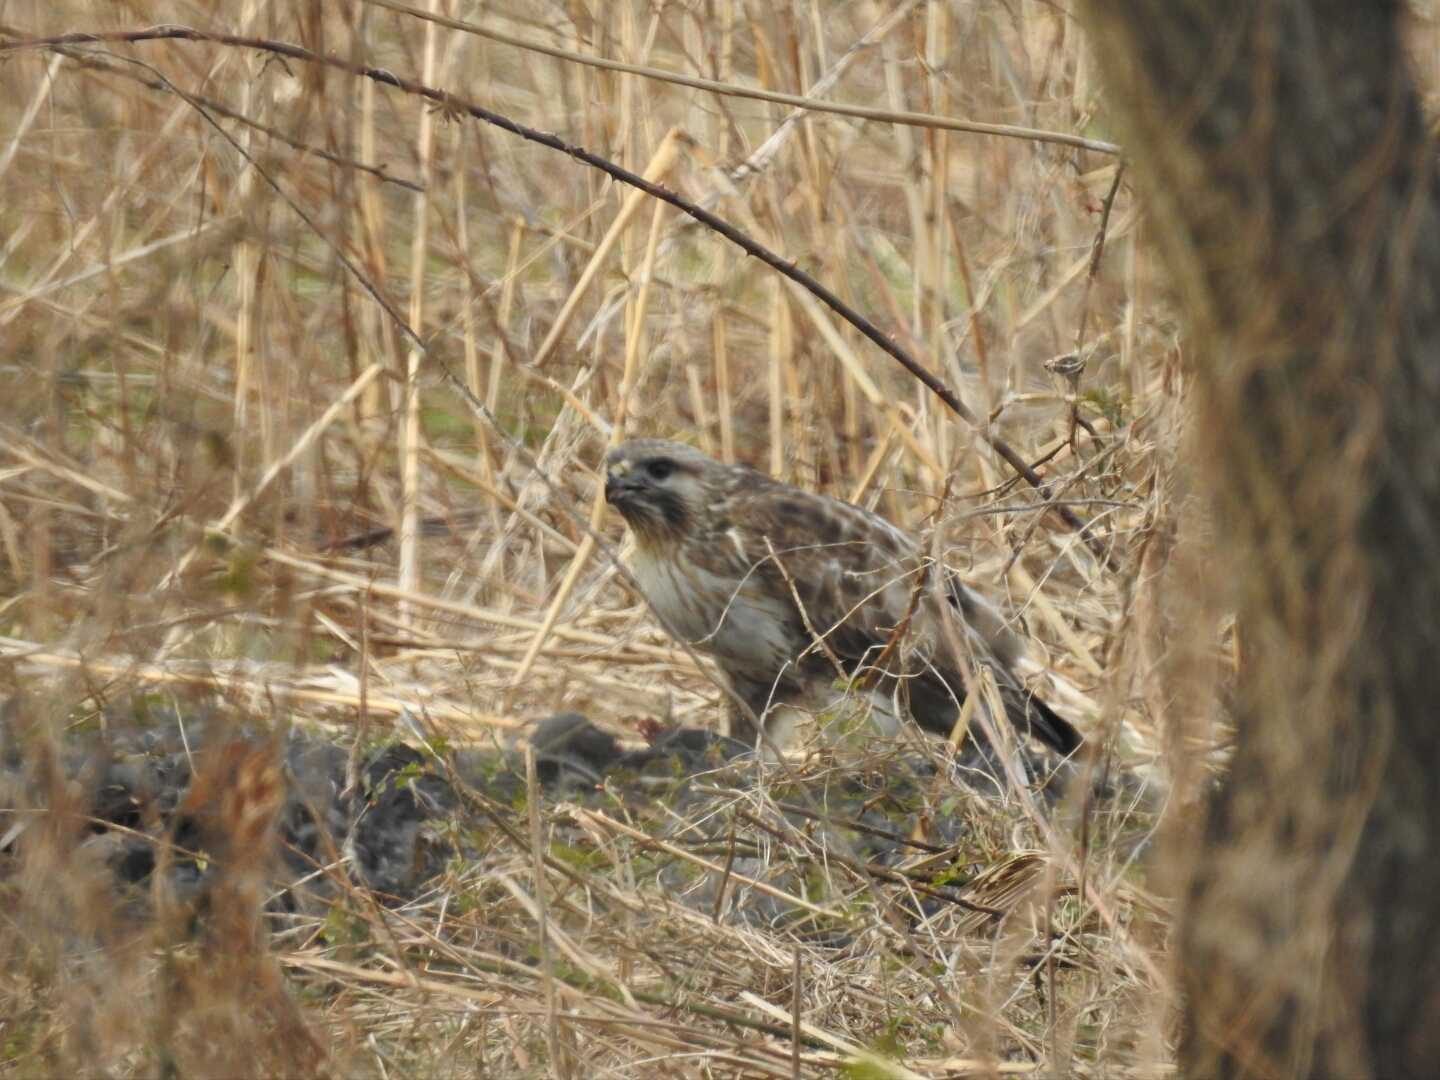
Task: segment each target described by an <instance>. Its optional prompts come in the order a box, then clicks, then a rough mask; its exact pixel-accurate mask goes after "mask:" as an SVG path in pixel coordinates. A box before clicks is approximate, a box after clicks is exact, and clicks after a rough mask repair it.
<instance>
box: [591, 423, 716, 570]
mask: <svg viewBox="0 0 1440 1080" xmlns="http://www.w3.org/2000/svg"><path fill="white" fill-rule="evenodd" d="M723 468H724V466H723V465H721V464H720V463H719V462H717V461H714V460H712V459H710V458H708V457H706V456H705V455H704V454H702V453H701V452H700V451H699V450H696V449H695V448H694V447H692V446H685V445H684V444H683V443H675V442H668V441H666V440H664V439H632V440H630V441H629V442H625V443H621V444H620V445H619V446H617V447H616V448H615V449H614V450H611V451H610V453H608V454H606V455H605V501H606V502H608V503H609V504H610V505H611V506H613V507H614V508H615V509H616V510H618V511H619V512H620V516H621V517H623V518H624V519H625V523H626V524H627V525H629V526H630V528H631V530H632V531H633V532H634V533H635V539H636V540H637V541H639V542H640V543H642V544H649V545H654V544H660V543H665V542H668V541H674V540H678V539H679V538H680V537H682V536H683V535H684V534H685V532H686V530H687V529H689V528H690V526H691V524H692V523H693V522H694V521H695V519H696V517H697V516H699V515H700V514H701V513H702V512H703V510H704V508H705V506H706V505H707V497H706V492H707V489H708V487H709V485H710V482H711V480H712V478H713V476H714V473H715V472H716V471H718V470H721V469H723Z"/></svg>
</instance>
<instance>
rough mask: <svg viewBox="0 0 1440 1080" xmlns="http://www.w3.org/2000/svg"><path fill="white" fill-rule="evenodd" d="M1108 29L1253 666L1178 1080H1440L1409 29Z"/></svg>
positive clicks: (1119, 22)
mask: <svg viewBox="0 0 1440 1080" xmlns="http://www.w3.org/2000/svg"><path fill="white" fill-rule="evenodd" d="M1084 14H1085V16H1086V20H1087V23H1088V26H1089V29H1090V30H1091V32H1092V37H1093V44H1094V48H1095V51H1096V54H1097V56H1098V59H1099V62H1100V69H1101V70H1102V71H1103V72H1104V74H1105V76H1106V79H1107V92H1108V105H1109V109H1110V112H1111V115H1112V116H1113V117H1114V118H1115V120H1116V122H1117V124H1118V126H1119V129H1120V131H1119V133H1120V134H1121V135H1122V136H1123V137H1124V141H1125V145H1126V147H1127V151H1128V152H1129V153H1130V154H1131V155H1133V157H1134V159H1135V163H1136V165H1137V167H1138V170H1139V175H1140V177H1141V185H1142V191H1143V196H1144V198H1145V199H1146V201H1147V204H1148V207H1149V221H1150V225H1151V227H1152V228H1153V229H1154V230H1155V232H1156V233H1157V235H1158V236H1159V238H1160V243H1161V247H1162V249H1163V251H1164V255H1165V259H1166V262H1167V265H1168V267H1169V269H1170V271H1171V273H1172V275H1173V277H1174V279H1175V282H1176V284H1177V286H1178V288H1179V290H1180V295H1181V299H1182V302H1183V303H1184V305H1185V308H1186V310H1187V314H1188V316H1189V319H1190V322H1191V327H1192V330H1193V332H1194V335H1195V336H1194V341H1195V344H1196V346H1197V350H1196V355H1197V356H1198V360H1197V361H1196V362H1195V365H1194V376H1195V388H1196V401H1195V406H1196V408H1195V413H1194V420H1193V423H1194V425H1195V428H1196V431H1195V434H1194V437H1193V438H1192V440H1191V447H1190V448H1191V450H1192V452H1193V460H1194V462H1195V465H1196V471H1197V475H1198V476H1199V478H1200V479H1201V480H1202V481H1203V482H1204V483H1205V485H1206V487H1207V488H1208V490H1209V492H1210V493H1211V494H1212V495H1213V497H1214V499H1215V506H1216V513H1217V515H1218V518H1219V528H1218V530H1217V532H1218V534H1219V535H1220V536H1222V537H1224V538H1225V539H1224V543H1225V544H1226V545H1227V550H1225V551H1222V552H1220V553H1219V555H1220V561H1219V563H1217V566H1219V567H1221V568H1223V575H1224V576H1223V578H1222V577H1221V576H1219V575H1220V573H1221V572H1222V571H1218V570H1217V578H1216V581H1215V582H1214V583H1213V584H1215V585H1217V586H1219V585H1224V586H1228V587H1233V589H1234V596H1233V601H1234V603H1235V605H1236V608H1237V610H1238V613H1239V626H1240V627H1241V640H1242V643H1243V645H1244V650H1243V661H1242V664H1241V671H1240V686H1239V688H1238V693H1237V706H1236V721H1237V725H1238V732H1237V741H1236V747H1235V759H1234V764H1233V767H1232V769H1231V773H1230V776H1229V778H1228V781H1227V783H1226V785H1225V786H1224V788H1223V790H1222V791H1221V792H1220V793H1219V794H1218V795H1216V797H1215V798H1214V799H1213V800H1212V802H1211V805H1210V809H1209V815H1208V819H1207V821H1206V824H1205V827H1204V829H1203V842H1202V843H1201V844H1200V845H1199V849H1198V853H1197V854H1196V855H1194V856H1193V858H1192V860H1191V861H1192V867H1191V874H1190V877H1189V881H1188V888H1187V890H1186V894H1185V904H1184V910H1183V911H1182V914H1181V925H1180V927H1179V932H1178V938H1177V943H1178V964H1179V972H1180V984H1181V989H1182V991H1183V993H1184V996H1185V1020H1186V1030H1185V1034H1184V1037H1183V1040H1182V1048H1181V1058H1182V1062H1181V1064H1182V1072H1183V1075H1186V1076H1191V1077H1197V1078H1200V1077H1204V1078H1209V1077H1217V1076H1297V1075H1308V1076H1316V1077H1319V1076H1337V1077H1362V1076H1371V1077H1374V1078H1376V1080H1394V1078H1398V1077H1405V1076H1417V1077H1418V1076H1425V1077H1431V1076H1440V777H1437V770H1440V716H1437V710H1440V535H1437V534H1440V190H1437V184H1436V180H1435V175H1434V158H1435V152H1436V150H1435V146H1434V145H1433V142H1432V140H1431V139H1430V138H1429V137H1428V136H1427V133H1426V129H1425V125H1424V122H1423V118H1422V116H1421V111H1420V107H1419V100H1418V95H1417V92H1416V88H1415V85H1414V81H1413V79H1412V77H1411V74H1410V69H1409V65H1408V63H1407V56H1406V55H1405V50H1404V48H1403V45H1402V30H1403V25H1402V14H1403V11H1402V7H1401V5H1399V4H1397V3H1387V2H1383V0H1377V2H1364V3H1362V2H1356V0H1312V2H1309V3H1305V2H1300V0H1272V2H1263V0H1262V2H1260V3H1255V2H1253V0H1086V2H1085V4H1084ZM1207 584H1209V583H1207Z"/></svg>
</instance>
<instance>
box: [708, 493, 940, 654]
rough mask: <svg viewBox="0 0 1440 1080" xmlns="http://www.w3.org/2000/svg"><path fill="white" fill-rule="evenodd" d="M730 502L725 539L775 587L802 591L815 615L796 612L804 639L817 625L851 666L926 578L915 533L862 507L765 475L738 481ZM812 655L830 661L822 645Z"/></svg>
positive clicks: (771, 590)
mask: <svg viewBox="0 0 1440 1080" xmlns="http://www.w3.org/2000/svg"><path fill="white" fill-rule="evenodd" d="M717 509H720V508H717ZM723 510H724V513H723V514H722V515H719V517H720V518H721V519H722V520H723V522H724V523H725V525H726V528H725V529H724V532H723V535H720V536H717V537H716V538H715V543H716V546H717V548H719V549H720V550H722V551H725V553H726V555H727V556H728V555H730V554H731V553H733V554H734V555H735V556H736V560H737V564H740V565H743V566H744V567H745V568H746V569H747V570H749V572H750V574H751V576H752V581H754V582H755V583H756V585H757V587H759V588H763V589H764V590H765V591H766V592H767V593H768V594H769V595H771V596H774V597H776V598H780V599H790V606H791V607H793V598H792V597H793V596H798V597H799V600H800V603H801V605H802V606H803V608H804V611H805V617H806V619H808V621H809V624H810V625H809V629H807V628H806V626H805V620H804V619H802V618H801V617H800V613H799V612H798V611H795V612H794V618H795V625H794V626H793V628H792V630H793V633H794V635H795V638H796V640H797V641H798V642H800V643H801V648H804V647H805V646H806V645H809V644H810V643H811V641H812V636H811V630H813V631H814V633H815V634H818V635H820V636H822V637H823V638H824V639H825V644H826V646H827V647H828V648H829V649H830V651H831V652H833V653H834V654H835V656H836V657H838V658H839V659H841V660H842V661H844V662H845V664H846V666H847V668H850V667H852V666H853V665H854V664H856V663H858V662H860V661H862V660H865V659H869V660H874V659H875V656H876V654H877V653H878V651H879V650H881V649H883V648H884V647H885V645H886V643H887V642H888V641H889V640H890V637H891V635H892V633H893V631H894V629H895V627H897V626H898V625H899V624H900V623H901V621H902V620H903V619H904V618H905V613H906V611H907V610H909V607H910V604H911V594H912V591H913V590H914V589H915V588H916V587H917V585H920V584H921V580H920V572H921V568H922V565H923V563H922V560H921V559H920V553H919V551H918V549H917V548H916V546H915V543H914V542H913V541H912V540H911V539H910V538H909V537H908V536H906V535H905V534H904V533H902V532H900V531H899V530H898V529H896V528H894V527H893V526H892V525H890V523H889V522H887V521H885V520H883V519H882V518H879V517H877V516H876V515H874V514H871V513H869V512H868V511H865V510H862V509H860V508H859V507H856V506H851V505H849V504H848V503H842V502H840V501H838V500H836V499H830V498H827V497H825V496H823V495H815V494H812V493H810V492H807V491H802V490H800V489H799V488H793V487H790V486H788V485H785V484H780V483H776V482H774V481H770V480H768V479H767V478H760V477H755V478H753V479H752V481H751V482H750V483H746V484H743V485H740V486H738V487H737V489H736V490H735V491H734V492H733V493H732V495H731V497H730V499H729V500H728V502H727V505H726V506H724V507H723ZM767 541H768V543H767ZM742 551H743V553H744V554H743V558H742V557H741V554H740V553H741V552H742ZM772 552H773V554H772ZM792 590H793V593H792ZM920 599H921V601H922V602H923V601H927V598H926V597H924V596H922V597H921V598H920ZM798 651H799V650H798V649H797V652H798ZM812 658H813V659H812V662H811V664H810V665H809V666H811V667H814V666H816V665H817V664H822V663H826V662H827V661H826V658H825V656H824V653H823V652H821V651H820V650H819V649H815V650H814V651H813V653H812Z"/></svg>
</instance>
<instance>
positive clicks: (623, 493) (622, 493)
mask: <svg viewBox="0 0 1440 1080" xmlns="http://www.w3.org/2000/svg"><path fill="white" fill-rule="evenodd" d="M640 486H641V485H640V482H639V480H638V478H636V477H634V476H631V475H629V474H627V473H618V472H611V473H609V474H608V475H607V476H606V477H605V501H606V502H608V503H609V504H610V505H611V506H620V505H622V504H623V503H625V502H628V501H629V499H630V497H631V496H633V495H634V494H635V492H637V491H639V490H640Z"/></svg>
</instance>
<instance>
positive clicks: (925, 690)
mask: <svg viewBox="0 0 1440 1080" xmlns="http://www.w3.org/2000/svg"><path fill="white" fill-rule="evenodd" d="M605 499H606V501H607V502H609V503H610V505H611V506H613V507H614V508H615V509H616V510H617V511H618V512H619V513H620V515H621V516H622V517H623V518H624V519H625V523H626V524H627V525H628V526H629V529H630V532H631V534H632V535H633V537H634V540H635V548H634V554H633V556H632V557H631V562H630V568H631V571H632V573H633V574H634V575H635V579H636V581H637V582H638V583H639V585H640V588H641V590H642V591H643V592H644V594H645V597H646V599H647V600H648V601H649V602H650V605H651V607H652V608H653V609H654V610H655V612H656V614H657V615H659V617H660V620H661V621H662V622H663V623H664V625H665V628H666V630H667V631H669V633H670V634H671V635H672V636H674V637H677V638H682V639H684V640H685V641H686V642H688V643H689V644H690V645H691V646H693V647H694V648H695V649H696V650H698V651H699V652H702V653H705V654H708V655H709V656H711V657H713V658H714V660H715V663H716V664H717V666H718V667H719V668H720V671H721V673H722V674H723V675H724V677H725V680H726V681H727V682H728V683H729V686H730V688H731V689H732V690H733V691H734V693H735V695H736V696H737V697H738V698H739V700H740V701H743V702H744V703H745V705H746V706H748V708H749V711H750V712H751V713H753V715H754V716H755V717H756V718H758V719H760V722H761V723H762V724H764V725H765V728H766V730H767V733H769V734H770V735H771V737H772V738H774V739H776V740H777V741H778V740H780V739H781V738H783V726H784V723H785V721H783V720H781V721H779V723H778V724H777V720H776V718H777V717H782V716H793V711H794V710H797V709H798V710H802V711H810V712H819V711H823V710H825V709H827V708H829V707H831V706H832V705H833V704H835V701H836V699H837V698H838V697H839V696H840V695H841V694H842V693H843V692H844V688H845V687H846V686H847V685H848V686H863V687H865V688H866V690H867V691H868V692H869V693H870V695H871V700H872V701H873V702H874V703H875V705H876V706H877V708H876V710H875V711H876V713H877V715H879V717H880V718H881V719H882V721H885V720H891V721H893V716H894V713H893V710H891V709H890V708H889V704H888V703H889V702H891V701H894V700H897V699H898V700H904V701H908V712H909V714H910V715H911V717H913V719H914V720H915V721H916V723H918V724H919V725H920V726H921V727H922V728H924V729H926V730H929V731H932V732H936V733H939V734H942V735H949V734H950V733H951V730H952V729H953V727H954V725H955V722H956V720H957V718H958V716H959V713H960V707H961V705H962V703H963V702H964V700H965V696H966V693H967V689H968V688H967V684H966V678H965V675H964V674H963V673H962V664H961V662H960V661H959V660H958V658H957V656H956V653H957V648H956V646H957V645H960V646H962V647H961V650H960V651H964V652H967V653H968V654H969V656H970V658H971V659H970V661H969V663H970V664H973V663H975V662H978V663H980V664H984V665H985V666H987V667H989V668H990V670H991V671H992V672H993V673H994V675H995V682H996V685H997V686H998V688H999V691H1000V700H1001V701H1002V703H1003V704H1004V707H1005V712H1006V715H1007V717H1008V718H1009V720H1010V722H1011V723H1012V724H1013V725H1014V726H1015V727H1016V729H1017V730H1019V731H1020V732H1021V733H1022V734H1028V735H1032V736H1034V737H1035V738H1036V739H1038V740H1039V741H1040V742H1042V743H1044V744H1045V745H1046V746H1049V747H1050V748H1051V749H1053V750H1056V751H1058V752H1059V753H1061V754H1065V755H1069V754H1071V753H1073V752H1074V751H1075V750H1076V749H1078V748H1079V746H1080V743H1081V737H1080V734H1079V732H1078V731H1076V729H1075V728H1074V727H1073V726H1072V725H1071V724H1070V723H1069V722H1068V721H1066V720H1064V719H1062V718H1061V717H1060V716H1058V715H1056V714H1055V712H1054V711H1053V710H1052V709H1050V707H1049V706H1047V705H1046V704H1045V703H1044V702H1042V701H1040V700H1039V699H1037V698H1035V697H1033V696H1032V695H1031V694H1030V693H1028V692H1027V691H1026V690H1025V688H1024V687H1023V686H1022V685H1021V683H1020V680H1019V678H1018V677H1017V676H1016V674H1015V671H1014V664H1015V661H1016V659H1017V657H1018V656H1019V653H1020V647H1021V646H1020V641H1019V639H1018V638H1016V636H1015V635H1014V634H1013V633H1012V632H1011V631H1010V630H1009V629H1008V627H1007V626H1006V624H1005V620H1004V617H1003V616H1002V615H1001V614H1000V612H999V611H997V610H996V609H995V608H994V607H993V606H991V605H990V604H989V603H988V602H987V601H985V600H984V599H983V598H982V597H981V596H980V595H979V594H977V593H976V592H975V591H974V590H972V589H970V588H969V587H968V586H967V585H965V584H964V583H963V582H962V581H960V580H959V578H958V576H957V575H956V574H955V573H954V572H953V571H952V570H950V569H949V568H948V567H945V566H944V565H943V564H938V563H933V560H930V559H927V558H926V556H925V554H924V552H923V551H922V550H921V548H920V545H919V544H918V543H917V542H916V540H915V539H914V538H913V537H911V536H910V535H909V534H907V533H905V532H904V531H902V530H901V529H898V528H896V527H895V526H894V525H892V524H891V523H890V522H888V521H886V520H885V519H884V518H882V517H880V516H879V515H878V514H874V513H871V512H870V511H869V510H865V509H863V508H862V507H859V506H855V505H853V504H851V503H847V502H843V501H841V500H840V499H834V498H830V497H829V496H826V495H817V494H815V493H813V492H809V491H805V490H803V489H801V488H797V487H794V486H792V485H790V484H785V483H782V482H780V481H778V480H775V479H773V478H772V477H769V476H766V475H765V474H764V473H761V472H758V471H756V470H755V469H752V468H749V467H748V466H744V465H725V464H722V463H721V462H718V461H715V460H714V459H712V458H710V457H708V456H706V455H705V454H703V453H701V452H700V451H699V450H696V449H695V448H693V447H690V446H686V445H684V444H682V443H676V442H670V441H667V440H663V439H634V440H631V441H629V442H626V443H622V444H621V445H619V446H617V447H615V449H613V450H611V451H610V453H609V454H608V455H606V458H605ZM962 643H964V644H963V645H962ZM964 646H968V648H965V647H964ZM967 666H968V665H967ZM972 670H973V669H972ZM732 714H733V719H732V729H731V734H732V735H734V736H736V737H737V738H741V739H746V740H747V741H748V742H750V743H751V744H752V745H753V743H754V742H755V740H756V737H757V735H758V733H757V732H756V731H755V730H754V725H753V723H752V722H751V721H750V719H749V717H746V716H744V715H743V711H742V710H732Z"/></svg>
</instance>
